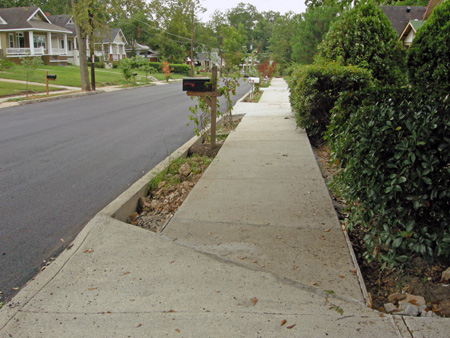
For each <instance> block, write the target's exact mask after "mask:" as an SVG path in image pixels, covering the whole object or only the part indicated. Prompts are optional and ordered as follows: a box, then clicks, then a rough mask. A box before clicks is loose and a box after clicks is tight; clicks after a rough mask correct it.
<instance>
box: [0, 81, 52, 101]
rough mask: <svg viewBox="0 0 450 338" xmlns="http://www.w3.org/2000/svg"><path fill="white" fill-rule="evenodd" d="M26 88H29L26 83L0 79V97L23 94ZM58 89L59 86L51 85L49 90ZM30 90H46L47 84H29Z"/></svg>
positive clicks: (38, 91)
mask: <svg viewBox="0 0 450 338" xmlns="http://www.w3.org/2000/svg"><path fill="white" fill-rule="evenodd" d="M26 88H27V87H26V84H22V83H10V82H3V81H0V97H4V96H10V95H22V94H24V92H25V90H26ZM57 89H58V88H55V87H49V90H57ZM28 90H32V91H34V92H35V93H42V92H45V86H38V85H28ZM24 95H25V94H24Z"/></svg>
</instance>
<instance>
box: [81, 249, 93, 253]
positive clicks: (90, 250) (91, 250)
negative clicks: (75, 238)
mask: <svg viewBox="0 0 450 338" xmlns="http://www.w3.org/2000/svg"><path fill="white" fill-rule="evenodd" d="M83 252H84V253H93V252H94V249H87V250H84V251H83Z"/></svg>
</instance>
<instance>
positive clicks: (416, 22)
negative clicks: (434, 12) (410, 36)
mask: <svg viewBox="0 0 450 338" xmlns="http://www.w3.org/2000/svg"><path fill="white" fill-rule="evenodd" d="M409 24H410V25H411V27H412V28H413V29H414V32H415V33H417V30H418V29H419V28H420V27H422V26H423V24H424V21H422V20H410V21H409Z"/></svg>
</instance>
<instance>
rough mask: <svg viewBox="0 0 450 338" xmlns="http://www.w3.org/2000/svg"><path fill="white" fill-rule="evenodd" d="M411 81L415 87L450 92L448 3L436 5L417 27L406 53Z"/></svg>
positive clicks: (449, 21) (449, 3) (449, 12)
mask: <svg viewBox="0 0 450 338" xmlns="http://www.w3.org/2000/svg"><path fill="white" fill-rule="evenodd" d="M407 67H408V74H409V77H410V81H411V83H412V84H414V85H417V86H425V85H429V86H434V87H436V88H437V89H441V90H446V91H448V90H449V89H450V2H449V1H445V2H443V3H442V4H440V5H439V6H437V7H436V8H435V9H434V11H433V14H432V15H431V17H430V18H429V19H428V20H427V21H425V23H424V25H423V26H422V27H421V28H419V30H418V31H417V35H416V37H415V38H414V40H413V42H412V43H411V46H410V47H409V49H408V51H407Z"/></svg>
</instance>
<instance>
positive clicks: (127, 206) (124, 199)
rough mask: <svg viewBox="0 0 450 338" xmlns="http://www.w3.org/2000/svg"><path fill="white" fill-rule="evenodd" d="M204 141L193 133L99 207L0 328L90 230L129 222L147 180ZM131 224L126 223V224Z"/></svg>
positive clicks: (3, 315) (5, 311)
mask: <svg viewBox="0 0 450 338" xmlns="http://www.w3.org/2000/svg"><path fill="white" fill-rule="evenodd" d="M201 141H202V138H201V137H198V136H194V137H192V138H191V139H190V140H189V141H187V142H186V143H184V144H183V145H182V146H181V147H179V148H178V149H177V150H175V151H174V152H173V153H172V154H170V155H169V156H167V157H166V158H165V159H164V160H162V161H161V162H160V163H159V164H157V165H156V166H155V167H154V168H153V169H151V170H150V171H149V172H148V173H147V174H145V175H144V176H143V177H141V178H140V179H139V180H138V181H136V182H135V183H134V184H133V185H132V186H131V187H130V188H128V189H127V190H126V191H125V192H123V193H122V194H121V195H119V197H117V198H116V199H115V200H114V201H112V202H111V203H110V204H108V205H107V206H106V207H105V208H103V209H102V210H100V212H98V213H97V214H96V215H95V216H94V217H93V218H92V219H91V220H90V221H89V222H88V223H87V224H86V226H85V227H84V228H83V229H82V230H81V231H80V233H79V234H78V235H77V236H76V237H75V239H74V240H73V241H72V243H70V245H69V246H68V247H67V248H66V249H65V250H63V251H62V252H61V254H60V255H59V256H58V257H57V258H56V259H55V260H54V261H53V262H52V263H51V264H50V265H48V266H46V267H45V269H43V270H41V272H39V273H38V274H37V275H36V276H35V277H33V278H32V279H31V280H30V281H29V282H28V283H30V282H31V283H30V284H28V283H27V284H26V285H25V287H24V288H23V289H22V290H20V291H19V293H17V294H16V295H15V296H14V297H13V298H12V300H11V301H10V302H9V303H7V304H6V305H5V306H4V307H3V308H1V309H0V331H1V330H2V329H3V328H4V327H5V326H6V325H7V324H8V323H9V322H10V321H11V320H12V319H13V318H14V317H15V316H16V314H17V313H18V312H20V311H21V309H22V308H24V307H25V306H26V305H27V304H28V303H29V302H30V301H31V300H32V299H33V298H34V297H35V296H36V295H37V294H38V293H39V292H40V291H41V290H42V289H43V288H45V287H46V286H47V285H48V284H49V283H50V282H51V281H52V280H53V279H54V278H55V277H56V276H57V275H58V273H59V272H60V271H61V270H62V269H63V268H64V266H65V265H66V264H67V263H68V262H69V261H70V259H71V258H72V257H73V256H74V255H75V254H76V253H77V251H78V250H79V249H80V247H81V246H82V245H83V243H84V241H85V240H86V238H87V237H88V236H89V234H90V233H91V231H92V230H93V229H94V228H95V227H96V225H97V224H99V223H107V222H109V221H111V220H112V219H116V220H119V221H122V222H126V219H127V217H128V216H129V215H130V214H131V213H133V212H134V211H136V206H137V201H138V200H139V198H140V197H143V196H145V195H146V193H147V190H148V183H149V182H150V180H151V179H152V178H153V177H155V176H156V175H157V174H158V173H160V172H161V171H163V170H164V169H166V168H167V166H168V165H169V164H170V163H171V162H172V161H173V160H175V159H177V158H180V157H183V156H186V155H187V154H188V152H189V148H190V147H191V146H193V145H195V144H197V143H200V142H201ZM127 225H129V224H126V223H124V226H127Z"/></svg>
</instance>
